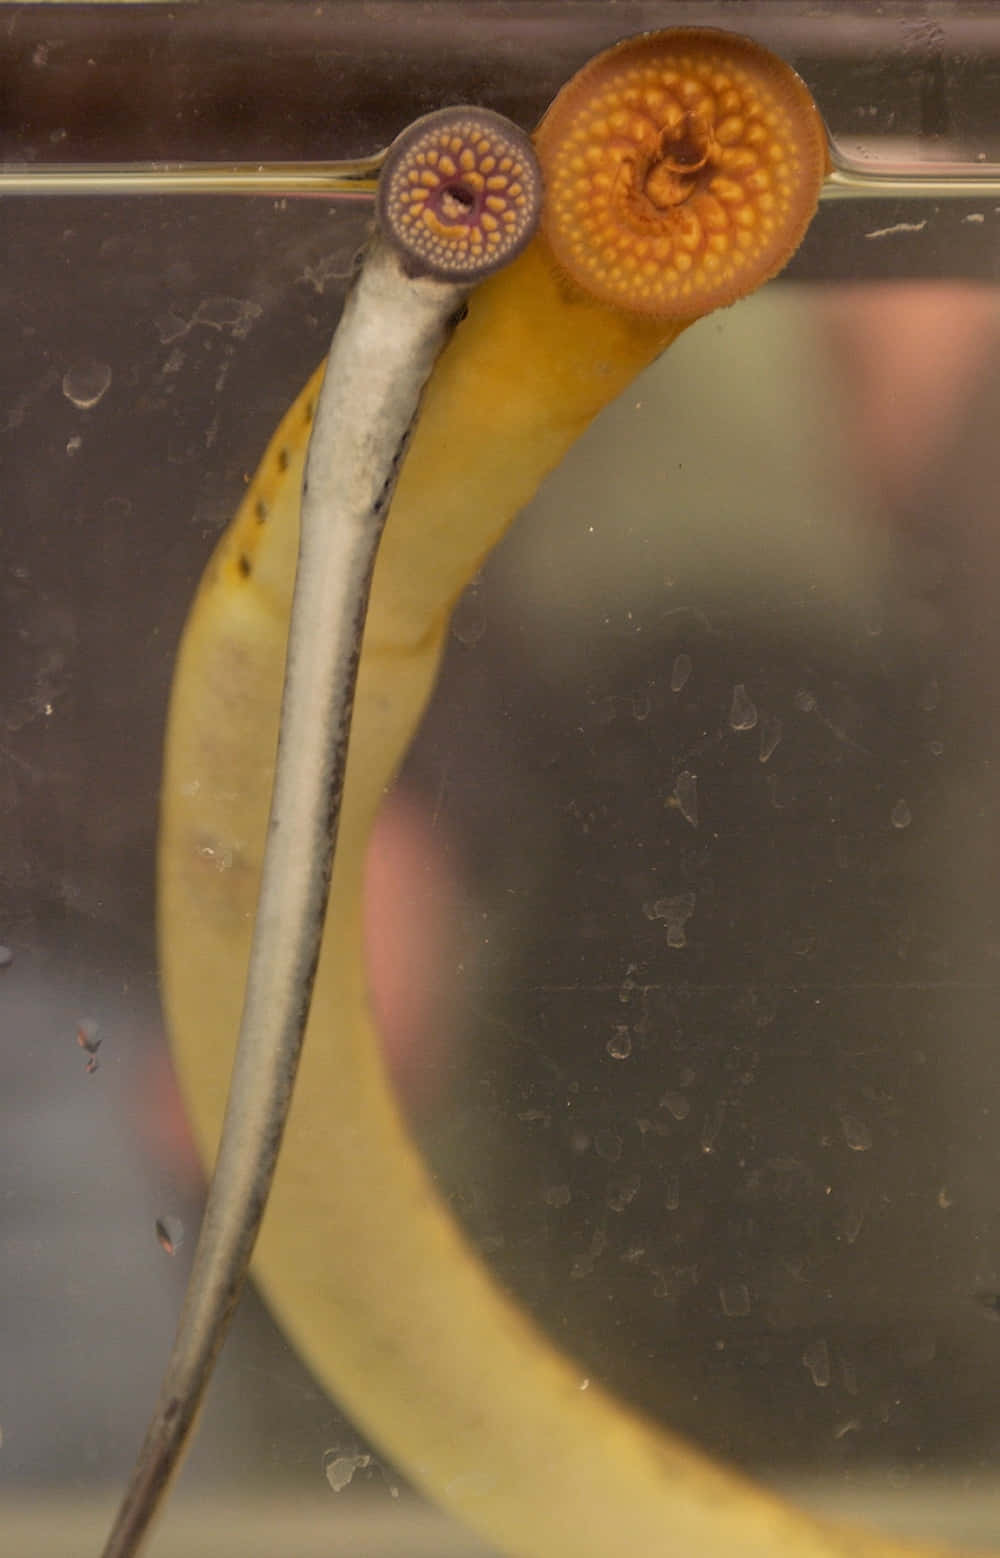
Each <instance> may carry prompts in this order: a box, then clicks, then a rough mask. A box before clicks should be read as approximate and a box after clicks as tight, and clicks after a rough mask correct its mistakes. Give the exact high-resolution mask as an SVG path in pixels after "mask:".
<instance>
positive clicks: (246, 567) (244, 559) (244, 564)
mask: <svg viewBox="0 0 1000 1558" xmlns="http://www.w3.org/2000/svg"><path fill="white" fill-rule="evenodd" d="M237 566H238V567H239V570H240V573H241V574H242V576H243V578H244V579H249V577H250V575H251V573H252V572H253V564H252V563H251V561H250V559H249V557H248V556H247V554H246V552H241V553H240V560H239V563H238V565H237Z"/></svg>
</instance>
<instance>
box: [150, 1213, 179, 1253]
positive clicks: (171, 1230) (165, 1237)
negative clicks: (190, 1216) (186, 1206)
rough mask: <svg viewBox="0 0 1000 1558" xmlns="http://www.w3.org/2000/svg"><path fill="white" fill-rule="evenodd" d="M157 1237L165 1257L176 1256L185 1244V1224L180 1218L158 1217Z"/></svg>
mask: <svg viewBox="0 0 1000 1558" xmlns="http://www.w3.org/2000/svg"><path fill="white" fill-rule="evenodd" d="M156 1237H157V1240H158V1241H159V1245H160V1249H161V1250H162V1251H163V1253H164V1254H165V1255H176V1254H177V1251H178V1250H179V1249H180V1247H181V1245H182V1244H183V1243H184V1224H183V1223H182V1222H181V1220H180V1218H179V1217H171V1216H168V1217H158V1218H157V1219H156Z"/></svg>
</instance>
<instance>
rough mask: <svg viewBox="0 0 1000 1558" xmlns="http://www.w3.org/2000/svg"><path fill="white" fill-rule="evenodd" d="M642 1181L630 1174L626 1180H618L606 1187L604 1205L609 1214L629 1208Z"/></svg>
mask: <svg viewBox="0 0 1000 1558" xmlns="http://www.w3.org/2000/svg"><path fill="white" fill-rule="evenodd" d="M641 1184H642V1180H641V1179H640V1178H639V1175H638V1174H630V1175H629V1176H628V1178H627V1179H619V1180H617V1181H616V1182H615V1183H614V1184H611V1185H609V1186H608V1192H607V1195H606V1196H605V1198H604V1200H605V1204H606V1206H607V1208H608V1210H609V1211H611V1212H624V1210H625V1208H626V1207H627V1206H631V1205H632V1202H633V1201H634V1200H635V1198H636V1196H637V1195H638V1194H639V1187H640V1186H641Z"/></svg>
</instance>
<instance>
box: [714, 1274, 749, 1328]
mask: <svg viewBox="0 0 1000 1558" xmlns="http://www.w3.org/2000/svg"><path fill="white" fill-rule="evenodd" d="M719 1303H720V1304H721V1305H722V1313H723V1314H724V1315H725V1316H726V1317H727V1319H730V1320H739V1319H741V1318H742V1317H743V1316H744V1315H748V1314H749V1313H750V1289H749V1288H748V1287H747V1285H746V1283H745V1282H723V1283H722V1284H721V1286H720V1288H719Z"/></svg>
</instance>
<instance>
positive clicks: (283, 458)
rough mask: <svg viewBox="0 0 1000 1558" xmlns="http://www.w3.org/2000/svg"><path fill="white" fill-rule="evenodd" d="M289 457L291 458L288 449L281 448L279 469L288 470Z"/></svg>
mask: <svg viewBox="0 0 1000 1558" xmlns="http://www.w3.org/2000/svg"><path fill="white" fill-rule="evenodd" d="M288 459H289V455H288V450H287V449H279V450H278V470H279V471H287V469H288Z"/></svg>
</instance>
